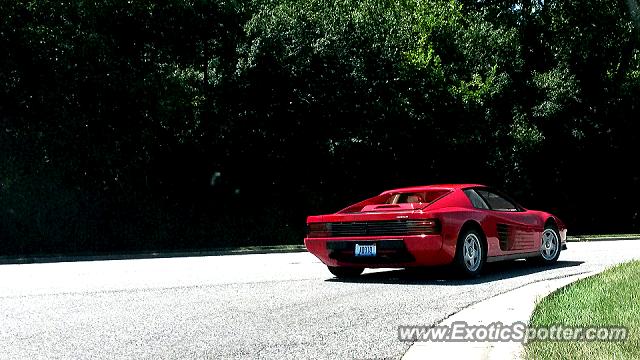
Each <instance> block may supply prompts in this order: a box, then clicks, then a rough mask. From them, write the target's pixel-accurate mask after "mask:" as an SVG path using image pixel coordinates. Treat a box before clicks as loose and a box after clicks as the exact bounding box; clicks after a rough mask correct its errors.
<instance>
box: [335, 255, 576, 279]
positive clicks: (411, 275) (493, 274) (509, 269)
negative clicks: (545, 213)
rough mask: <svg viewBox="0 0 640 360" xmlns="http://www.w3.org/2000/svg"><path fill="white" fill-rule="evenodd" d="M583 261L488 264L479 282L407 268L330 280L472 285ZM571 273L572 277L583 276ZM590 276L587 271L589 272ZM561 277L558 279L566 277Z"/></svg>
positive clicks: (446, 271) (447, 270) (442, 269)
mask: <svg viewBox="0 0 640 360" xmlns="http://www.w3.org/2000/svg"><path fill="white" fill-rule="evenodd" d="M583 263H584V262H583V261H557V262H556V263H555V264H552V265H536V264H532V263H531V262H528V261H525V260H512V261H502V262H496V263H488V264H486V265H485V267H484V269H483V272H482V274H481V275H480V276H479V277H476V278H462V277H460V276H458V275H457V274H456V272H455V271H454V269H452V268H451V267H450V266H437V267H435V266H434V267H420V268H407V269H398V270H388V271H376V272H369V273H365V274H362V275H360V276H358V277H354V278H346V279H338V278H330V279H327V280H326V281H328V282H346V283H376V284H404V285H427V284H429V285H469V284H481V283H487V282H492V281H498V280H504V279H510V278H515V277H520V276H527V275H531V274H536V273H542V272H547V271H548V272H551V271H553V270H556V269H562V268H571V267H577V266H580V265H581V264H583ZM576 270H579V269H575V270H573V271H571V275H576V274H581V273H583V272H581V271H576ZM585 272H586V271H585ZM566 275H568V274H566V273H558V274H557V276H566Z"/></svg>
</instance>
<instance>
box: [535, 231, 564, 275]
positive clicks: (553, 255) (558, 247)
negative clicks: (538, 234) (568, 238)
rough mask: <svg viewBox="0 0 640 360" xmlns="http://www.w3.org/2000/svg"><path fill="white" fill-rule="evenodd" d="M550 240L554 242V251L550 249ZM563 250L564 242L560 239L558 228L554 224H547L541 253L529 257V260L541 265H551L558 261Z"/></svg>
mask: <svg viewBox="0 0 640 360" xmlns="http://www.w3.org/2000/svg"><path fill="white" fill-rule="evenodd" d="M548 241H550V242H551V243H552V245H551V246H552V247H553V248H554V250H553V251H549V249H550V248H549V245H548V243H547V242H548ZM561 251H562V244H561V241H560V235H559V234H558V230H557V229H556V228H555V227H554V226H552V225H547V226H545V227H544V231H543V232H542V240H541V243H540V255H539V256H536V257H531V258H528V259H527V260H528V261H530V262H532V263H534V264H539V265H550V264H553V263H555V262H556V261H558V258H559V257H560V252H561Z"/></svg>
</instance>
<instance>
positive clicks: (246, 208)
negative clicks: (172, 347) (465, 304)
mask: <svg viewBox="0 0 640 360" xmlns="http://www.w3.org/2000/svg"><path fill="white" fill-rule="evenodd" d="M631 3H633V2H632V1H631V2H627V1H608V0H606V1H605V0H593V1H587V2H584V1H544V2H538V1H533V2H531V1H526V2H514V1H466V0H465V1H441V0H433V1H429V2H425V1H417V0H403V1H398V2H388V1H381V0H361V1H357V0H342V1H321V0H253V1H233V0H232V1H205V0H194V1H177V0H163V1H129V2H125V1H111V0H100V1H80V0H76V1H67V2H59V1H46V0H43V1H36V2H27V1H3V2H0V14H2V16H0V49H2V54H3V55H2V56H0V252H1V253H3V254H18V253H21V254H34V253H47V252H56V253H64V252H89V251H127V250H146V249H169V250H170V249H193V248H213V247H229V246H239V245H266V244H285V243H300V242H301V240H302V237H303V235H304V220H305V217H306V215H309V214H316V213H326V212H333V211H336V210H338V209H340V208H342V207H344V206H346V205H348V204H350V203H352V202H355V201H357V200H361V199H362V198H364V197H369V196H372V195H375V194H377V193H379V192H381V191H382V190H385V189H389V188H393V187H400V186H409V185H418V184H430V183H443V182H478V183H486V184H490V185H493V186H495V187H498V188H502V189H503V190H505V191H507V192H509V193H511V194H512V195H513V196H514V197H516V198H517V199H519V200H520V202H521V203H522V204H523V205H524V206H526V207H530V208H538V209H543V210H547V211H551V212H554V213H556V214H557V215H559V216H560V217H561V218H563V219H564V220H565V221H566V222H567V223H568V225H569V227H570V231H571V232H572V233H574V234H575V233H602V232H634V231H638V230H640V219H639V218H638V212H639V210H640V207H639V206H638V200H639V194H638V183H639V176H640V170H639V169H638V166H637V160H636V157H637V154H638V151H637V149H636V147H637V144H638V143H639V142H638V140H639V139H638V130H639V123H638V119H640V117H639V115H640V114H639V106H640V96H639V94H640V92H639V90H640V52H639V51H638V39H639V32H638V28H637V26H636V22H634V16H635V17H637V14H636V13H634V12H633V11H630V10H629V7H628V4H631Z"/></svg>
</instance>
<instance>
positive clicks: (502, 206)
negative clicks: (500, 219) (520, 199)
mask: <svg viewBox="0 0 640 360" xmlns="http://www.w3.org/2000/svg"><path fill="white" fill-rule="evenodd" d="M476 191H477V192H478V194H479V195H480V196H481V197H482V198H483V199H485V200H486V201H487V203H488V204H489V207H490V208H491V210H496V211H518V207H517V206H516V205H515V204H514V203H512V202H511V201H509V200H507V199H505V198H503V197H502V196H500V195H498V194H495V193H493V192H491V191H487V190H480V189H478V190H476Z"/></svg>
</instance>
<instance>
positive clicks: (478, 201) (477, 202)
mask: <svg viewBox="0 0 640 360" xmlns="http://www.w3.org/2000/svg"><path fill="white" fill-rule="evenodd" d="M464 193H465V195H467V197H468V198H469V200H470V201H471V204H472V205H473V207H474V208H476V209H489V206H487V203H486V202H485V201H484V199H482V198H481V197H480V196H479V195H478V193H476V191H475V190H473V189H467V190H464Z"/></svg>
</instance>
